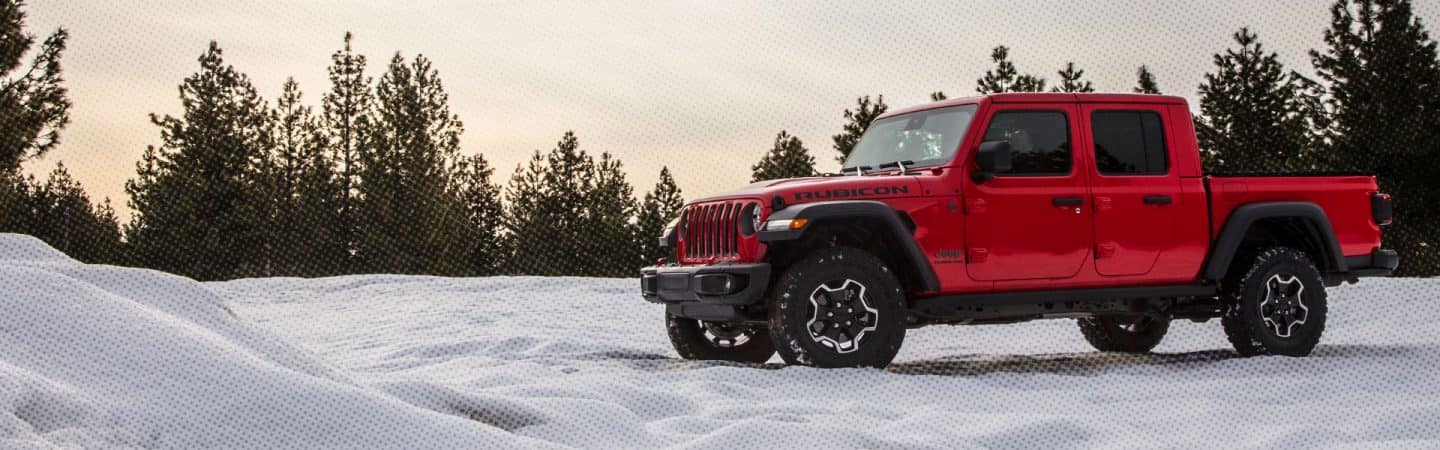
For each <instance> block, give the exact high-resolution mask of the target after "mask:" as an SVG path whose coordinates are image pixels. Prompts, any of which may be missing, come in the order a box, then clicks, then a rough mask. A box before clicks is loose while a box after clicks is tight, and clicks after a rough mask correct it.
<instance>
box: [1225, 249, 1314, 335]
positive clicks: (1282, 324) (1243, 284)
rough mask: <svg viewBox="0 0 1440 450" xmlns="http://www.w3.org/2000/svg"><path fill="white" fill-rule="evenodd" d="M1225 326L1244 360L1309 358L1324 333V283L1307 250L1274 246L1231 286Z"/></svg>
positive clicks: (1265, 251)
mask: <svg viewBox="0 0 1440 450" xmlns="http://www.w3.org/2000/svg"><path fill="white" fill-rule="evenodd" d="M1228 284H1229V286H1228V289H1227V290H1226V292H1225V298H1224V300H1225V302H1226V310H1225V315H1224V316H1223V317H1221V321H1220V323H1221V324H1222V325H1224V327H1225V336H1226V337H1228V338H1229V339H1230V344H1231V345H1234V346H1235V351H1237V352H1239V353H1240V354H1241V355H1244V356H1251V355H1285V356H1306V355H1309V354H1310V351H1311V350H1314V349H1315V345H1316V344H1318V343H1319V342H1320V334H1321V333H1323V332H1324V331H1325V312H1326V305H1325V285H1324V282H1323V280H1322V279H1321V277H1320V271H1319V270H1316V269H1315V263H1313V262H1311V261H1310V258H1309V257H1307V256H1305V253H1304V252H1301V251H1299V250H1295V249H1293V248H1287V247H1271V248H1268V249H1265V250H1263V251H1261V252H1260V253H1259V254H1258V255H1256V256H1255V259H1254V261H1253V262H1251V264H1250V266H1249V268H1248V269H1247V270H1246V271H1245V274H1244V275H1242V276H1239V277H1238V278H1237V279H1235V280H1234V281H1233V282H1231V283H1228Z"/></svg>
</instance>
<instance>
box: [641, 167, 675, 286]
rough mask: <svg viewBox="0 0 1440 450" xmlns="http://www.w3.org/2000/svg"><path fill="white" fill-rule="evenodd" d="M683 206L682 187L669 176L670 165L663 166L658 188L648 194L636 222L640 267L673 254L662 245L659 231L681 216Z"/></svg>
mask: <svg viewBox="0 0 1440 450" xmlns="http://www.w3.org/2000/svg"><path fill="white" fill-rule="evenodd" d="M684 206H685V199H684V198H683V197H682V196H681V194H680V187H679V186H676V185H675V178H674V177H672V176H670V168H669V167H662V168H660V181H658V182H656V183H655V189H652V190H650V192H646V193H645V200H644V201H642V202H641V203H640V212H639V215H638V218H637V219H636V221H635V222H636V227H637V228H638V231H637V234H638V236H636V238H635V241H636V247H638V248H639V249H640V255H641V256H640V261H639V264H640V265H641V266H644V265H647V264H654V263H655V261H656V260H658V259H660V258H668V257H671V256H673V255H672V253H673V251H672V250H670V249H666V248H663V247H661V246H660V242H659V239H660V233H663V232H664V231H665V225H666V224H668V223H670V221H671V220H674V219H675V218H676V217H679V216H680V209H681V208H682V207H684Z"/></svg>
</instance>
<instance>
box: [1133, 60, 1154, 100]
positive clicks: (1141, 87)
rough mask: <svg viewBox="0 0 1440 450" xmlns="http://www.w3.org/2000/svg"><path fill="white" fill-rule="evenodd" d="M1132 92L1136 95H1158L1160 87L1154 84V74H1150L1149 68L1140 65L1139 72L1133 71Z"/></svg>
mask: <svg viewBox="0 0 1440 450" xmlns="http://www.w3.org/2000/svg"><path fill="white" fill-rule="evenodd" d="M1134 91H1135V93H1136V94H1159V93H1160V85H1159V84H1156V82H1155V74H1153V73H1150V68H1148V67H1145V66H1143V65H1142V66H1140V69H1139V70H1136V71H1135V89H1134Z"/></svg>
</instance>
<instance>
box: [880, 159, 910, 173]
mask: <svg viewBox="0 0 1440 450" xmlns="http://www.w3.org/2000/svg"><path fill="white" fill-rule="evenodd" d="M913 164H915V161H911V160H908V159H902V160H899V161H890V162H887V163H885V164H881V165H880V168H881V169H885V168H890V167H899V168H900V174H901V175H906V173H905V172H907V171H908V169H906V168H905V166H906V165H913Z"/></svg>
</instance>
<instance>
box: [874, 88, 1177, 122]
mask: <svg viewBox="0 0 1440 450" xmlns="http://www.w3.org/2000/svg"><path fill="white" fill-rule="evenodd" d="M985 100H989V101H990V102H993V103H1151V104H1166V105H1184V104H1185V99H1184V98H1181V97H1176V96H1173V95H1155V94H1116V93H1090V92H1087V93H1069V92H1008V93H1004V94H987V95H976V96H971V97H962V98H956V99H950V100H941V101H938V102H934V103H927V104H923V105H917V106H912V107H909V108H902V109H898V110H894V111H892V112H888V113H886V114H883V115H881V116H880V117H877V119H880V118H884V117H890V116H897V115H900V114H905V113H911V112H915V111H923V110H927V109H935V108H944V107H947V106H958V105H969V104H976V103H981V102H983V101H985Z"/></svg>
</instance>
